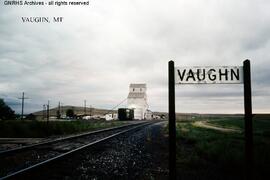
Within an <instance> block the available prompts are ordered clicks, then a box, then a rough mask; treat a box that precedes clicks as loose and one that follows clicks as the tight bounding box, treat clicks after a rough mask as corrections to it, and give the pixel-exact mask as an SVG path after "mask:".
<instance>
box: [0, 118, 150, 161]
mask: <svg viewBox="0 0 270 180" xmlns="http://www.w3.org/2000/svg"><path fill="white" fill-rule="evenodd" d="M143 123H147V122H142V123H138V124H143ZM135 125H136V124H128V125H123V126H117V127H111V128H105V129H100V130H96V131H91V132H86V133H82V134H76V135H74V136H68V137H63V138H57V139H53V140H49V141H44V142H40V143H35V144H31V145H27V146H21V147H17V148H13V149H8V150H4V151H0V157H1V156H5V155H7V154H10V153H16V152H19V151H22V150H26V149H31V148H33V147H37V146H41V145H48V144H52V143H56V142H61V141H65V140H71V139H75V138H80V137H84V136H88V135H94V134H98V133H103V132H108V131H112V130H117V129H122V128H126V127H132V126H135Z"/></svg>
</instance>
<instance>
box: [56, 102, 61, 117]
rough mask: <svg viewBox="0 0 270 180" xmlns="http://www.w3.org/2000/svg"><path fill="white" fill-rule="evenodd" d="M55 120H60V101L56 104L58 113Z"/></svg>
mask: <svg viewBox="0 0 270 180" xmlns="http://www.w3.org/2000/svg"><path fill="white" fill-rule="evenodd" d="M56 116H57V119H60V118H61V103H60V101H59V102H58V111H57V113H56Z"/></svg>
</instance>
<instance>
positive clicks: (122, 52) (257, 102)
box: [0, 0, 270, 113]
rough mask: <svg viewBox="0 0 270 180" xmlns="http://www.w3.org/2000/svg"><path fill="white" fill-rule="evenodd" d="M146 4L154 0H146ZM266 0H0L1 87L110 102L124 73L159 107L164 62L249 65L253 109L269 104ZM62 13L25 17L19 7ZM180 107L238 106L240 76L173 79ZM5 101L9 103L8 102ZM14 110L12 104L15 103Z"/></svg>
mask: <svg viewBox="0 0 270 180" xmlns="http://www.w3.org/2000/svg"><path fill="white" fill-rule="evenodd" d="M153 4H154V6H153ZM269 7H270V3H269V2H268V1H266V0H265V1H263V0H260V1H257V2H253V1H251V0H249V1H245V2H241V1H233V0H230V1H213V0H207V1H203V2H202V1H196V0H194V1H187V0H186V1H185V0H183V1H171V2H164V1H160V0H158V1H143V0H135V1H126V0H117V1H113V2H112V1H109V0H107V1H106V0H105V1H93V2H92V5H91V6H90V7H84V8H82V7H77V8H74V7H73V8H72V7H69V8H65V7H59V8H53V7H51V8H37V7H30V8H25V7H12V8H11V7H5V6H3V5H2V4H1V5H0V10H1V11H0V24H1V28H0V63H1V66H0V94H6V95H7V96H8V97H14V98H15V97H18V96H20V94H21V92H22V91H25V92H26V93H27V95H28V96H29V97H31V100H29V101H28V102H27V103H28V112H31V111H33V110H36V109H37V108H38V107H39V108H40V109H41V108H42V105H43V104H44V103H46V102H47V100H51V103H52V105H55V106H56V105H57V103H58V101H62V102H63V103H64V104H73V105H82V104H83V100H84V99H87V101H88V103H89V105H90V104H92V105H94V106H97V107H103V108H110V107H113V106H114V105H115V104H117V103H118V102H120V101H121V100H122V99H124V98H126V97H127V94H128V85H129V83H131V82H135V83H136V82H146V83H147V86H148V99H149V105H150V108H151V109H152V110H155V111H157V110H158V111H167V96H168V95H167V93H168V91H167V74H168V72H167V62H168V61H169V60H171V59H173V60H174V61H175V64H176V65H178V66H193V65H213V66H215V65H242V61H243V60H245V59H247V58H249V59H251V65H252V84H253V95H254V101H253V102H254V106H253V107H254V110H255V111H256V112H269V107H270V103H269V88H270V83H269V82H270V81H269V79H268V78H269V77H270V71H269V70H268V69H269V68H268V66H269V65H270V63H269V59H270V55H269V50H270V43H269V37H270V31H269V30H270V12H269V11H268V9H269ZM43 15H45V16H48V15H49V16H64V17H65V21H64V23H62V24H24V23H21V22H20V17H21V16H43ZM176 91H177V92H176V95H177V98H176V99H177V100H180V102H182V101H183V102H184V104H185V106H184V107H185V108H182V104H181V103H180V105H179V107H177V109H178V111H181V112H221V113H223V112H228V113H229V112H242V110H243V109H242V105H243V104H242V100H243V97H242V96H243V94H242V93H243V88H242V86H241V85H236V86H234V85H228V86H226V85H220V86H218V85H214V86H213V85H205V86H181V87H177V88H176ZM9 104H10V105H11V106H12V107H14V108H15V105H13V104H12V102H9ZM16 110H17V109H16Z"/></svg>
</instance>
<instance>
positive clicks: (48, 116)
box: [47, 101, 50, 124]
mask: <svg viewBox="0 0 270 180" xmlns="http://www.w3.org/2000/svg"><path fill="white" fill-rule="evenodd" d="M49 118H50V101H48V104H47V124H49Z"/></svg>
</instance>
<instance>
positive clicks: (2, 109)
mask: <svg viewBox="0 0 270 180" xmlns="http://www.w3.org/2000/svg"><path fill="white" fill-rule="evenodd" d="M15 117H16V116H15V113H14V111H13V110H12V109H11V108H10V107H9V106H8V105H6V103H5V102H4V100H3V99H0V119H1V120H8V119H9V120H12V119H15Z"/></svg>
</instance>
